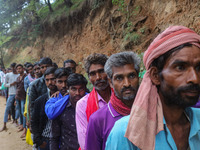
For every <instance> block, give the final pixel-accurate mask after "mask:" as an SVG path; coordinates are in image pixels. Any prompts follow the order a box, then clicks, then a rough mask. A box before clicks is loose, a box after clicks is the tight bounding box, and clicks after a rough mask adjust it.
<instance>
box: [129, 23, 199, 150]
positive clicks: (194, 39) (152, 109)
mask: <svg viewBox="0 0 200 150" xmlns="http://www.w3.org/2000/svg"><path fill="white" fill-rule="evenodd" d="M184 43H192V44H194V45H196V46H198V47H200V45H199V44H200V36H199V35H198V34H196V33H195V32H194V31H192V30H190V29H189V28H186V27H184V26H171V27H169V28H167V29H166V30H165V31H164V32H162V33H161V34H159V35H158V36H157V37H156V38H155V39H154V41H153V42H152V43H151V45H150V46H149V47H148V49H147V50H146V52H145V53H144V57H143V62H144V65H145V68H146V70H147V72H146V73H145V75H144V78H143V80H142V82H141V85H140V87H139V89H138V92H137V95H136V98H135V100H134V104H133V106H132V109H131V114H130V120H129V123H128V127H127V130H126V133H125V137H127V138H128V139H129V140H130V141H131V142H132V143H133V144H134V145H135V146H137V147H138V148H140V149H142V150H153V149H154V148H155V136H156V134H157V133H159V132H160V131H161V130H163V111H162V104H161V101H160V97H159V95H158V93H157V88H156V86H155V85H153V84H152V82H151V79H150V77H149V66H150V64H151V63H152V62H153V61H154V60H155V59H156V58H158V57H159V56H161V55H163V54H164V53H166V52H168V51H169V50H171V49H172V48H175V47H177V46H179V45H182V44H184Z"/></svg>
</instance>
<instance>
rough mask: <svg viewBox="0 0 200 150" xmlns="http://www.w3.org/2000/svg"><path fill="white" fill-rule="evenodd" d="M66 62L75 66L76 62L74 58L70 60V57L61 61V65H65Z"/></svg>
mask: <svg viewBox="0 0 200 150" xmlns="http://www.w3.org/2000/svg"><path fill="white" fill-rule="evenodd" d="M66 63H72V64H74V65H75V66H76V62H75V61H74V60H72V59H67V60H65V61H64V63H63V67H65V64H66Z"/></svg>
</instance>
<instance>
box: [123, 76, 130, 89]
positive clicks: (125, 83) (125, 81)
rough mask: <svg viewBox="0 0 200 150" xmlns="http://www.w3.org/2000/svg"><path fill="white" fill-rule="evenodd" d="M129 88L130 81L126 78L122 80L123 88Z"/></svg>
mask: <svg viewBox="0 0 200 150" xmlns="http://www.w3.org/2000/svg"><path fill="white" fill-rule="evenodd" d="M129 86H130V81H129V79H128V78H127V77H126V78H124V87H129Z"/></svg>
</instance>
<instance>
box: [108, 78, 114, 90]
mask: <svg viewBox="0 0 200 150" xmlns="http://www.w3.org/2000/svg"><path fill="white" fill-rule="evenodd" d="M108 82H109V84H110V87H111V88H113V85H112V79H110V78H108Z"/></svg>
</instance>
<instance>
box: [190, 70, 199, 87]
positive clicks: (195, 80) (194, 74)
mask: <svg viewBox="0 0 200 150" xmlns="http://www.w3.org/2000/svg"><path fill="white" fill-rule="evenodd" d="M187 83H193V84H200V80H199V75H198V74H197V72H196V70H195V69H194V68H191V69H190V70H189V73H188V78H187Z"/></svg>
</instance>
